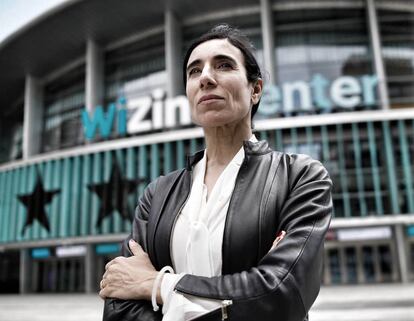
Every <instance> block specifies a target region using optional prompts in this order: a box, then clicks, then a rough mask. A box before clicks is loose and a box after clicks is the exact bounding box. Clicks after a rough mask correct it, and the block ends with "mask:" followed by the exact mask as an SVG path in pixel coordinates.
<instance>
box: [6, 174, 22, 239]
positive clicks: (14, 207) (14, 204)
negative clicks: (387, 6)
mask: <svg viewBox="0 0 414 321" xmlns="http://www.w3.org/2000/svg"><path fill="white" fill-rule="evenodd" d="M20 174H21V169H20V168H19V169H15V170H13V171H12V184H11V186H10V189H11V196H12V198H11V210H10V223H9V226H10V236H9V239H10V240H11V241H16V239H17V237H16V225H17V217H18V215H17V214H18V206H19V204H18V203H19V201H18V199H17V194H18V192H19V182H20Z"/></svg>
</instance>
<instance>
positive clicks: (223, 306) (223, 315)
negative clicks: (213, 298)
mask: <svg viewBox="0 0 414 321" xmlns="http://www.w3.org/2000/svg"><path fill="white" fill-rule="evenodd" d="M232 304H233V301H232V300H223V301H221V320H227V319H228V317H229V315H228V313H227V307H228V306H230V305H232Z"/></svg>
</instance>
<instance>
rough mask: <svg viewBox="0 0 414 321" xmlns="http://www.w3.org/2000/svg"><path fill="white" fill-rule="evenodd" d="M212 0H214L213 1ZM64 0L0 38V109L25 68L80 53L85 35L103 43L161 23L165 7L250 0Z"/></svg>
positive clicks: (207, 8) (36, 70)
mask: <svg viewBox="0 0 414 321" xmlns="http://www.w3.org/2000/svg"><path fill="white" fill-rule="evenodd" d="M213 3H214V5H213ZM219 3H220V6H219V7H218V6H217V2H216V1H201V2H200V1H192V0H174V1H173V0H171V1H163V0H151V1H140V0H122V1H116V0H69V1H67V2H63V3H62V4H61V5H59V6H57V7H54V8H52V9H51V10H49V11H47V12H46V13H44V14H43V15H41V16H39V17H38V18H36V19H34V20H33V21H31V22H30V23H29V24H27V25H25V26H24V27H23V28H21V29H19V30H18V31H16V32H15V33H14V34H12V35H10V36H9V37H8V38H6V39H5V40H4V41H3V42H1V43H0V70H1V72H0V88H1V89H0V113H2V111H4V110H5V108H8V106H9V105H10V104H11V103H13V102H14V101H15V100H16V99H17V98H19V97H21V95H22V92H23V89H24V79H25V75H26V74H31V75H33V76H35V77H43V76H45V75H47V74H48V73H50V72H52V71H54V70H56V69H57V68H59V67H61V66H63V65H65V64H67V63H68V62H71V61H73V60H75V59H77V58H79V57H83V56H84V54H85V47H86V40H87V39H94V40H95V41H97V42H98V43H101V44H102V45H105V44H108V43H111V42H113V41H116V40H119V39H120V38H123V37H126V36H128V35H130V34H132V33H136V32H138V31H140V30H142V31H144V30H147V29H150V28H153V27H155V26H160V25H162V24H163V23H164V12H165V9H166V8H167V7H168V8H171V9H172V10H173V11H174V12H176V13H179V16H180V18H185V17H190V16H192V15H199V14H204V13H208V12H214V11H217V10H223V9H231V8H235V7H240V6H245V5H252V4H254V5H258V3H259V1H258V0H257V1H254V0H242V1H240V0H231V1H220V2H219Z"/></svg>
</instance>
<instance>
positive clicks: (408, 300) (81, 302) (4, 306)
mask: <svg viewBox="0 0 414 321" xmlns="http://www.w3.org/2000/svg"><path fill="white" fill-rule="evenodd" d="M102 304H103V302H102V301H101V300H100V299H99V297H98V296H93V295H73V294H54V295H0V321H100V320H101V316H102ZM310 320H311V321H414V283H411V284H409V285H400V284H391V285H369V286H338V287H324V288H322V289H321V293H320V295H319V297H318V299H317V301H316V302H315V305H314V307H313V308H312V310H311V312H310ZM281 321H283V320H281Z"/></svg>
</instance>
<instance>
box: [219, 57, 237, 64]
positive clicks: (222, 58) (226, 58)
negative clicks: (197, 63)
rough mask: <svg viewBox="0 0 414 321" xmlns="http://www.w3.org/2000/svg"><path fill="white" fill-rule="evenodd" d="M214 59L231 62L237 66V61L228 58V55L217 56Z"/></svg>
mask: <svg viewBox="0 0 414 321" xmlns="http://www.w3.org/2000/svg"><path fill="white" fill-rule="evenodd" d="M213 59H214V60H229V61H230V62H231V63H232V64H235V65H237V62H236V60H235V59H234V58H232V57H230V56H227V55H217V56H214V58H213Z"/></svg>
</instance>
